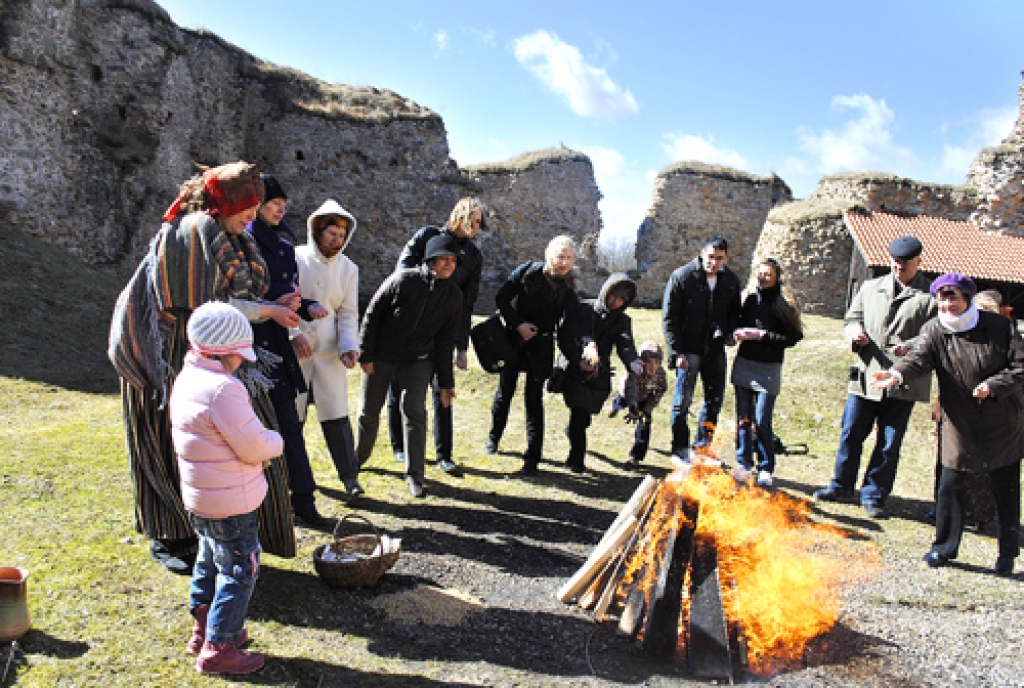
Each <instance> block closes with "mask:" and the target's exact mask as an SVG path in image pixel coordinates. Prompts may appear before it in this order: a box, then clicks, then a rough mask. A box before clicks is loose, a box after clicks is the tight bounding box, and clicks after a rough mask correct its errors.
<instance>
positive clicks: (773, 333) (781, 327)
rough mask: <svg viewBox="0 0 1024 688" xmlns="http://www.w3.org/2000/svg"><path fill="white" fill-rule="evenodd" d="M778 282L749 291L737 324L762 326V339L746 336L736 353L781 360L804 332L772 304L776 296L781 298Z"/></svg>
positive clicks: (764, 359)
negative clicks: (771, 285) (778, 312)
mask: <svg viewBox="0 0 1024 688" xmlns="http://www.w3.org/2000/svg"><path fill="white" fill-rule="evenodd" d="M781 291H782V290H781V289H780V287H778V286H774V287H769V288H768V289H758V290H757V291H755V292H753V293H751V294H748V295H747V298H746V299H744V301H743V307H742V309H740V325H739V326H740V327H756V328H758V329H760V330H765V335H764V337H762V338H761V339H748V340H746V341H743V342H740V348H739V351H738V352H737V353H736V355H737V356H742V357H743V358H745V359H747V360H748V361H760V362H761V363H782V359H783V358H784V357H785V354H786V349H788V348H789V347H791V346H796V343H797V342H799V341H800V340H801V339H803V338H804V333H803V332H801V331H800V330H798V329H797V328H796V327H794V326H793V325H792V323H789V322H787V321H785V320H783V319H782V318H780V317H779V316H778V314H777V313H776V312H775V310H774V309H773V308H772V304H774V303H775V299H778V298H782V294H781Z"/></svg>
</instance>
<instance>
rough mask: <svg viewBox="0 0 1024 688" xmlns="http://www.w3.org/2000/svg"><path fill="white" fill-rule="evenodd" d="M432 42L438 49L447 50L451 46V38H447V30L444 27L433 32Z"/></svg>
mask: <svg viewBox="0 0 1024 688" xmlns="http://www.w3.org/2000/svg"><path fill="white" fill-rule="evenodd" d="M434 43H435V44H436V45H437V49H438V50H447V49H448V48H449V47H450V46H451V40H450V39H449V38H448V32H447V31H445V30H444V29H440V30H439V31H438V32H437V33H435V34H434Z"/></svg>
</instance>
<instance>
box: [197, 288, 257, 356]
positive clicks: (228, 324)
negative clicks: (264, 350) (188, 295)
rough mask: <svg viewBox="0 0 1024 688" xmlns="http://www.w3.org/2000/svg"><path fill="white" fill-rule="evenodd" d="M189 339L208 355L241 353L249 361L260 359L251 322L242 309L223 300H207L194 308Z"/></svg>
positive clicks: (201, 351) (198, 350)
mask: <svg viewBox="0 0 1024 688" xmlns="http://www.w3.org/2000/svg"><path fill="white" fill-rule="evenodd" d="M188 341H189V343H190V344H191V345H192V348H193V349H195V350H196V351H197V352H199V353H201V354H203V355H204V356H210V357H213V356H223V355H224V354H238V355H239V356H241V357H242V358H244V359H245V360H247V361H255V360H256V352H254V351H253V350H252V326H251V325H250V324H249V321H248V320H246V319H245V316H244V315H242V312H241V311H240V310H238V309H237V308H235V307H234V306H232V305H230V304H227V303H222V302H220V301H210V302H208V303H204V304H203V305H202V306H200V307H199V308H197V309H195V310H194V311H192V317H191V318H189V321H188Z"/></svg>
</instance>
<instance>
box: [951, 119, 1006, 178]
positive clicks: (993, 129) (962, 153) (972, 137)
mask: <svg viewBox="0 0 1024 688" xmlns="http://www.w3.org/2000/svg"><path fill="white" fill-rule="evenodd" d="M1017 114H1018V112H1017V107H1016V106H1014V105H1008V106H1006V107H1003V108H987V109H984V110H981V111H979V112H978V113H977V114H976V115H975V116H973V117H971V118H970V122H969V124H968V126H969V130H968V133H967V135H966V136H965V137H964V140H963V143H962V144H961V145H959V146H956V145H951V144H949V143H947V144H945V145H944V146H943V151H942V159H941V160H940V161H939V174H940V175H949V176H950V177H963V176H964V175H965V174H967V170H968V168H969V167H970V166H971V163H972V162H973V161H974V158H975V157H976V156H977V155H978V153H979V152H980V151H981V149H982V148H986V147H988V146H994V145H996V144H998V143H1000V142H1001V141H1002V140H1003V139H1004V138H1005V137H1006V136H1007V134H1009V133H1010V131H1012V130H1013V125H1014V124H1015V123H1016V121H1017ZM948 131H949V126H948V125H945V126H943V133H947V132H948Z"/></svg>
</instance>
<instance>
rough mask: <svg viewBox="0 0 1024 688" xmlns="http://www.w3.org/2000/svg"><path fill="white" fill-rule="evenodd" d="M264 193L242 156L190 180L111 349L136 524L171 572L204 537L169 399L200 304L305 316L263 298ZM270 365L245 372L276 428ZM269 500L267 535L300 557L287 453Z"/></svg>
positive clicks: (114, 328) (123, 307)
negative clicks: (196, 522) (190, 514)
mask: <svg viewBox="0 0 1024 688" xmlns="http://www.w3.org/2000/svg"><path fill="white" fill-rule="evenodd" d="M262 199H263V183H262V182H261V181H260V177H259V172H258V170H257V169H256V167H255V166H254V165H249V164H247V163H244V162H237V163H233V164H230V165H222V166H220V167H215V168H211V169H209V170H206V172H204V173H203V174H202V175H201V176H197V177H193V178H192V179H190V180H188V181H186V182H185V183H184V184H183V185H182V187H181V191H180V193H179V194H178V197H177V198H176V199H175V201H174V203H173V204H172V205H171V207H170V208H169V209H168V210H167V213H166V214H165V215H164V218H163V219H164V220H165V222H164V224H163V225H162V226H161V227H160V230H159V231H158V232H157V234H156V236H155V237H154V238H153V241H152V242H151V243H150V247H149V252H148V253H147V254H146V257H145V258H144V259H143V260H142V263H141V264H140V265H139V267H138V268H137V269H136V271H135V274H134V275H133V276H132V278H131V280H130V281H129V282H128V285H127V286H126V287H125V289H124V291H123V292H121V295H120V297H119V298H118V300H117V305H116V306H115V308H114V317H113V320H112V323H111V331H110V346H109V350H108V355H109V356H110V360H111V361H112V362H113V364H114V367H115V368H117V372H118V374H119V375H120V376H121V397H122V404H123V410H124V424H125V436H126V442H127V449H128V463H129V467H130V469H131V476H132V484H133V488H134V492H135V522H136V528H137V529H138V530H139V532H141V533H144V534H145V535H146V536H147V537H149V538H150V539H151V540H152V541H153V542H152V546H151V553H152V554H153V557H154V559H156V560H157V561H160V562H161V563H163V564H164V565H165V566H167V568H168V569H170V570H172V571H174V572H176V573H182V574H189V573H191V560H192V559H193V558H194V556H195V550H196V538H195V533H194V532H193V531H192V528H191V527H190V525H189V522H188V518H187V515H186V512H185V509H184V507H183V506H182V502H181V487H180V484H179V480H178V468H177V460H176V457H175V454H174V449H173V447H172V444H171V435H170V421H169V419H168V413H167V400H168V398H169V393H170V387H171V385H172V384H173V380H174V377H175V375H176V374H177V373H178V371H179V370H181V366H182V362H183V359H184V356H185V353H186V351H187V350H188V340H187V338H186V334H185V332H186V327H187V325H188V319H189V316H190V315H191V313H192V311H193V310H194V309H196V308H197V307H198V306H200V305H201V304H203V303H206V302H208V301H213V300H217V301H226V302H229V303H231V304H232V305H233V306H235V307H236V308H238V309H239V310H240V311H242V313H243V314H244V315H245V316H246V318H248V319H249V320H250V321H253V322H255V321H260V320H264V319H268V318H270V319H273V320H275V321H276V322H278V323H280V324H281V325H282V326H284V327H294V326H296V325H298V322H299V317H298V315H297V314H295V313H294V312H293V311H292V310H291V309H290V308H288V307H287V306H285V305H281V304H277V303H270V302H266V301H262V300H261V297H262V296H263V294H264V292H265V291H266V289H267V276H266V265H265V264H264V262H263V260H262V258H260V254H259V251H258V250H257V248H256V247H255V245H254V244H253V241H252V238H251V237H250V236H249V235H248V234H246V233H245V232H244V231H243V230H244V229H245V227H246V225H247V224H248V223H249V222H251V221H252V220H253V218H254V217H255V214H256V208H257V206H258V205H259V203H260V202H261V201H262ZM275 363H276V361H274V360H272V355H271V356H267V355H265V352H263V353H261V355H260V362H259V363H258V364H255V365H254V366H252V367H250V368H248V369H246V370H240V371H239V372H238V373H237V375H238V377H239V378H240V379H241V380H242V381H243V382H244V383H245V385H246V387H247V388H248V389H249V394H250V395H251V397H252V402H253V407H254V408H255V409H256V412H257V414H258V415H259V416H260V419H261V420H262V421H263V423H264V425H266V426H267V427H275V426H276V421H275V419H274V414H273V407H272V406H271V404H270V402H269V398H268V396H267V393H266V386H267V379H266V376H265V375H264V374H263V372H265V371H266V368H267V366H272V365H274V364H275ZM266 478H267V483H268V485H269V490H268V492H267V498H266V500H265V501H264V502H263V506H262V507H260V510H259V514H260V542H261V543H262V544H263V547H264V549H265V550H266V551H268V552H271V553H273V554H276V555H278V556H284V557H291V556H294V555H295V532H294V526H293V523H292V517H291V510H290V508H289V504H288V477H287V474H286V471H285V467H284V466H283V465H282V462H281V461H280V460H274V461H271V462H270V465H269V466H268V467H267V469H266Z"/></svg>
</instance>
